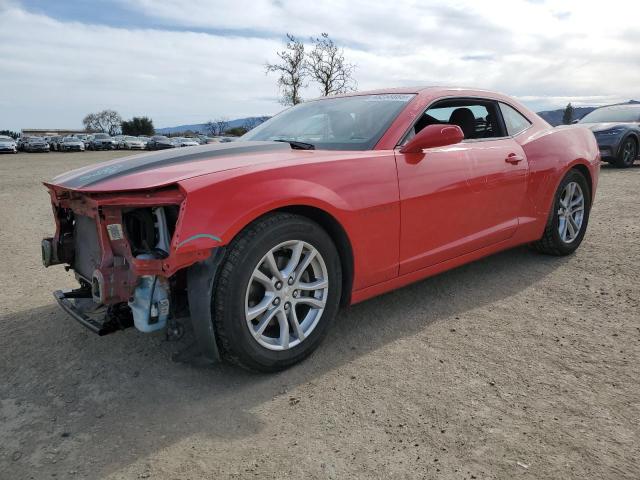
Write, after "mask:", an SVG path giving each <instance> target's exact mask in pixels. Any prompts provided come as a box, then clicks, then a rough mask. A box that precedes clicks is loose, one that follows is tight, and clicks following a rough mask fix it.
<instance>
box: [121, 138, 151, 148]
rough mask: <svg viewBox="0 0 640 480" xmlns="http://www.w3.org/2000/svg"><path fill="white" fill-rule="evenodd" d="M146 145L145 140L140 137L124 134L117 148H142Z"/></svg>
mask: <svg viewBox="0 0 640 480" xmlns="http://www.w3.org/2000/svg"><path fill="white" fill-rule="evenodd" d="M146 146H147V142H146V141H145V140H143V139H142V138H138V137H132V136H125V137H122V140H121V142H120V144H119V147H118V148H123V149H125V150H144V149H145V148H146Z"/></svg>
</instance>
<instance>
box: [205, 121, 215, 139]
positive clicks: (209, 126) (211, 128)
mask: <svg viewBox="0 0 640 480" xmlns="http://www.w3.org/2000/svg"><path fill="white" fill-rule="evenodd" d="M204 130H205V132H206V133H208V134H209V135H211V136H212V137H214V136H215V135H216V124H215V123H213V120H209V121H208V122H207V123H205V124H204Z"/></svg>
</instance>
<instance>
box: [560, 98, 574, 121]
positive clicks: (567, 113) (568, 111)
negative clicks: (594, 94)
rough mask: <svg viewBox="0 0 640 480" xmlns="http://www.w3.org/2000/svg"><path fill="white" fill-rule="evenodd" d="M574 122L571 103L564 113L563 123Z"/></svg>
mask: <svg viewBox="0 0 640 480" xmlns="http://www.w3.org/2000/svg"><path fill="white" fill-rule="evenodd" d="M571 122H573V106H572V105H571V103H569V104H568V105H567V106H566V107H565V109H564V112H563V113H562V123H563V125H570V124H571Z"/></svg>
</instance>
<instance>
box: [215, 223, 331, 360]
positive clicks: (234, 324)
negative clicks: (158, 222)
mask: <svg viewBox="0 0 640 480" xmlns="http://www.w3.org/2000/svg"><path fill="white" fill-rule="evenodd" d="M341 284H342V270H341V264H340V258H339V255H338V252H337V250H336V247H335V245H334V244H333V242H332V240H331V238H330V237H329V235H328V234H327V233H326V232H325V231H324V230H323V229H322V228H321V227H320V226H319V225H318V224H316V223H315V222H313V221H311V220H309V219H307V218H306V217H302V216H298V215H291V214H285V213H278V214H272V215H268V216H266V217H264V218H262V219H260V220H258V221H256V222H255V223H253V224H251V225H249V226H248V227H247V228H246V229H245V230H243V231H242V232H241V233H240V234H239V235H238V237H237V238H236V239H235V240H234V241H233V242H232V244H231V245H230V246H229V251H228V253H227V258H226V260H225V263H224V265H223V266H222V269H221V271H220V273H219V274H218V278H217V285H216V289H215V293H214V312H213V318H214V322H215V326H216V334H217V336H218V340H219V346H220V350H221V352H222V356H223V358H224V359H226V360H228V361H231V362H232V363H236V364H238V365H240V366H243V367H245V368H249V369H253V370H260V371H265V372H270V371H277V370H281V369H284V368H287V367H289V366H291V365H293V364H294V363H297V362H299V361H301V360H302V359H304V358H305V357H306V356H308V355H309V354H310V353H311V352H312V351H313V350H314V349H315V348H316V347H317V346H318V345H319V344H320V342H321V340H322V338H323V337H324V335H325V334H326V331H327V328H328V327H329V325H330V324H331V322H332V320H333V318H334V317H335V315H336V313H337V311H338V303H339V300H340V294H341Z"/></svg>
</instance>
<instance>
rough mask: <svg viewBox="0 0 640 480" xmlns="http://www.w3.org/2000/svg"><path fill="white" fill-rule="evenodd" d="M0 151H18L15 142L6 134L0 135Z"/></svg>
mask: <svg viewBox="0 0 640 480" xmlns="http://www.w3.org/2000/svg"><path fill="white" fill-rule="evenodd" d="M0 152H6V153H18V144H17V142H16V141H15V140H14V139H13V138H11V137H7V136H6V135H0Z"/></svg>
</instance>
